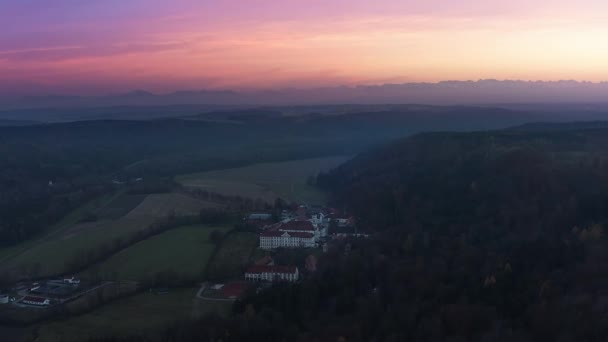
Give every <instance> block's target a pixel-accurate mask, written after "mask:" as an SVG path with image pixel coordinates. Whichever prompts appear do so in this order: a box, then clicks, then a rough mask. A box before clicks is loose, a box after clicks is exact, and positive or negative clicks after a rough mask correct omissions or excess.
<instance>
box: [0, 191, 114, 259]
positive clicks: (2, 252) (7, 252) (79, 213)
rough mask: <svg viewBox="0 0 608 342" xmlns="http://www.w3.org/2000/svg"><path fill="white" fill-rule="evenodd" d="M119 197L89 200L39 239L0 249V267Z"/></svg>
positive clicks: (49, 228)
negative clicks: (6, 261) (4, 262)
mask: <svg viewBox="0 0 608 342" xmlns="http://www.w3.org/2000/svg"><path fill="white" fill-rule="evenodd" d="M121 195H122V193H115V194H111V195H105V196H102V197H99V198H96V199H94V200H91V201H89V202H87V203H85V204H83V205H82V206H81V207H79V208H77V209H76V210H74V211H72V212H71V213H69V214H68V215H66V216H65V217H64V218H63V219H62V220H60V221H59V222H57V223H55V224H53V225H50V226H49V227H48V228H47V229H46V230H45V232H44V234H42V235H41V236H40V237H38V238H35V239H31V240H28V241H26V242H24V243H21V244H18V245H16V246H11V247H7V248H2V249H0V265H1V264H2V263H3V261H5V260H7V259H10V258H12V257H14V256H15V255H17V254H19V253H21V252H23V251H24V250H27V249H29V248H31V247H32V246H35V245H37V244H39V243H41V242H43V241H46V240H48V239H52V238H53V237H55V236H57V235H61V234H63V233H64V232H65V230H67V229H69V228H70V227H72V226H73V225H75V224H77V223H78V222H79V221H80V220H81V219H82V218H83V216H84V215H85V214H87V213H91V212H93V213H95V212H98V211H100V210H102V209H103V208H104V207H105V206H106V205H108V204H109V203H112V202H113V201H114V200H115V199H117V198H118V197H120V196H121Z"/></svg>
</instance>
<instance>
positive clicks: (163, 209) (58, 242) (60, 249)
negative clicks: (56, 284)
mask: <svg viewBox="0 0 608 342" xmlns="http://www.w3.org/2000/svg"><path fill="white" fill-rule="evenodd" d="M124 196H131V195H125V194H121V195H118V196H114V197H113V198H111V200H109V201H108V200H107V199H105V198H104V201H107V203H103V204H104V205H101V206H92V205H86V206H85V207H84V208H79V209H78V210H76V211H75V212H74V213H73V214H70V215H68V217H66V219H64V220H63V221H62V223H61V224H60V225H58V227H57V228H54V229H51V230H50V231H49V234H47V235H46V236H44V237H42V238H40V239H37V240H34V241H31V242H27V244H26V245H24V246H17V247H13V251H12V253H7V254H5V256H4V258H3V259H2V263H1V266H0V271H2V272H9V273H11V274H14V275H17V276H18V277H24V276H30V277H31V276H36V277H45V276H50V275H55V274H58V273H63V272H65V271H66V269H67V268H68V263H69V262H70V260H72V259H73V258H74V257H75V256H77V255H82V254H83V253H84V254H86V253H87V251H89V250H92V249H95V248H98V247H100V246H102V245H103V244H111V243H114V241H116V240H117V239H121V238H125V237H128V236H130V235H131V234H134V233H136V232H137V231H140V230H143V229H146V228H147V227H148V226H149V225H150V224H152V223H153V222H155V221H156V220H158V219H160V218H164V217H166V216H168V215H169V214H171V213H173V214H175V215H177V216H185V215H197V214H198V213H199V211H200V209H202V208H205V207H210V206H215V204H214V203H210V202H204V201H201V200H198V199H195V198H192V197H189V196H186V195H184V194H178V193H167V194H153V195H147V196H146V197H145V198H141V199H142V200H141V201H140V203H139V204H136V201H135V200H134V198H132V197H130V198H124ZM121 205H122V206H123V207H122V208H121V207H120V206H121ZM108 207H111V208H112V209H111V210H107V209H106V208H108ZM127 209H130V210H129V211H127ZM121 211H122V212H128V213H127V214H126V215H124V216H122V217H120V218H117V219H101V218H100V219H99V220H97V221H94V222H81V220H82V217H83V215H87V214H88V213H91V212H92V213H94V214H96V215H99V214H100V213H101V214H104V213H105V215H109V214H108V213H112V215H115V214H116V213H117V212H121ZM102 217H103V216H102Z"/></svg>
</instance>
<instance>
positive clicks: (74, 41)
mask: <svg viewBox="0 0 608 342" xmlns="http://www.w3.org/2000/svg"><path fill="white" fill-rule="evenodd" d="M0 21H1V22H2V23H3V24H2V26H3V29H2V30H1V31H0V75H1V76H0V91H4V92H13V93H15V92H17V93H18V92H24V93H28V92H44V91H49V90H51V89H53V90H54V92H57V93H62V92H63V93H105V92H118V91H125V90H132V89H146V90H151V91H158V92H165V91H174V90H180V89H203V88H211V89H218V88H232V89H251V88H253V89H259V88H277V87H300V88H305V87H313V86H335V85H354V84H380V83H399V82H418V81H440V80H447V79H459V80H468V79H483V78H496V79H524V80H537V79H542V80H559V79H576V80H588V81H604V80H608V62H607V61H608V39H606V37H608V24H607V23H608V2H606V1H602V0H581V1H577V2H574V1H565V0H555V1H549V0H538V1H523V0H515V1H510V2H508V4H507V2H505V1H499V0H470V1H449V2H448V1H440V0H426V1H407V0H405V1H404V0H376V1H363V0H333V1H328V0H324V1H322V0H308V1H291V0H280V1H278V0H277V1H275V0H266V1H264V0H247V1H245V0H241V1H236V0H222V1H217V0H216V1H210V0H202V1H195V0H183V1H159V0H147V1H144V0H122V1H121V0H106V1H76V0H57V1H52V2H48V1H41V0H28V1H25V0H4V1H2V2H0Z"/></svg>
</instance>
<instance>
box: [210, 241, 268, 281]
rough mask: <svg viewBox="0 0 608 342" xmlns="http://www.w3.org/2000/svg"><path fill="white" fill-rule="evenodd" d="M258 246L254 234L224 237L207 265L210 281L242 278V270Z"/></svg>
mask: <svg viewBox="0 0 608 342" xmlns="http://www.w3.org/2000/svg"><path fill="white" fill-rule="evenodd" d="M257 246H258V236H257V234H255V233H249V232H235V233H232V234H229V235H228V236H226V238H225V239H224V241H222V244H221V245H220V247H219V250H218V251H217V252H216V253H215V255H214V256H213V259H212V260H211V261H210V263H209V267H208V269H207V274H208V276H209V277H210V278H211V279H232V278H240V277H242V276H243V270H242V268H243V267H245V266H247V265H248V264H250V262H251V260H250V259H251V256H252V255H253V253H254V251H255V250H256V248H257Z"/></svg>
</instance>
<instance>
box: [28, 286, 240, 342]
mask: <svg viewBox="0 0 608 342" xmlns="http://www.w3.org/2000/svg"><path fill="white" fill-rule="evenodd" d="M197 291H198V289H195V288H189V289H175V290H171V291H170V292H169V293H168V294H164V295H157V294H155V293H153V292H146V293H142V294H138V295H135V296H133V297H129V298H126V299H123V300H120V301H116V302H112V303H110V304H107V305H105V306H103V307H101V308H99V309H97V310H95V311H93V312H91V313H88V314H84V315H82V316H77V317H72V318H69V319H66V320H62V321H57V322H52V323H48V324H43V325H41V326H39V327H36V328H37V329H38V333H39V336H40V339H39V340H38V341H40V342H59V341H62V342H63V341H66V342H71V341H82V340H87V339H89V338H91V337H97V338H99V337H103V336H110V335H115V334H119V335H121V336H133V335H140V334H144V335H147V336H154V334H156V333H158V332H161V331H162V330H163V329H164V328H166V327H168V326H170V325H171V324H172V323H174V322H177V321H180V320H184V319H186V320H187V319H192V318H197V317H200V316H202V315H204V314H207V313H212V312H214V313H218V314H220V315H227V314H228V313H229V312H230V305H231V303H226V302H219V301H205V300H200V299H196V298H195V295H196V292H197ZM168 313H170V314H168ZM125 318H128V319H125Z"/></svg>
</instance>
